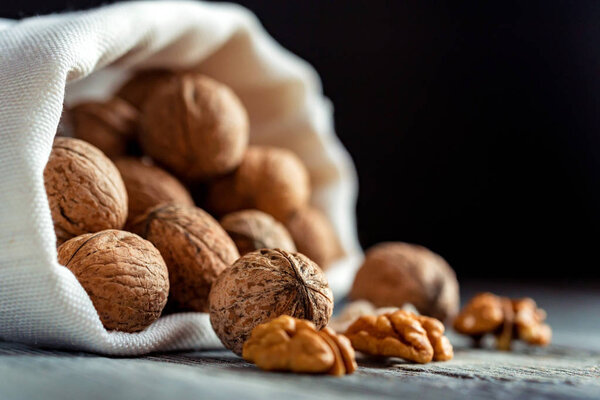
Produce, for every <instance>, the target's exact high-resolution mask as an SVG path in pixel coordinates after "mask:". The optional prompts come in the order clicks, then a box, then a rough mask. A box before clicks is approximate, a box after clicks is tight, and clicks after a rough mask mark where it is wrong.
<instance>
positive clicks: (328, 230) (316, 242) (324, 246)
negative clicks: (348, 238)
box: [285, 207, 344, 269]
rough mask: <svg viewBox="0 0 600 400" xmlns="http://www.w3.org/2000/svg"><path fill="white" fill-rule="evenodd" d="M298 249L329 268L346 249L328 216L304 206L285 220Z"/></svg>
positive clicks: (320, 265) (325, 267)
mask: <svg viewBox="0 0 600 400" xmlns="http://www.w3.org/2000/svg"><path fill="white" fill-rule="evenodd" d="M285 226H286V227H287V228H288V230H289V231H290V234H291V235H292V238H293V239H294V243H296V247H297V248H298V251H299V252H300V253H302V254H304V255H306V256H307V257H308V258H310V259H311V260H313V261H314V262H316V263H317V264H318V265H319V267H321V268H323V269H327V267H329V266H330V265H331V263H332V262H333V261H335V260H336V259H338V258H340V257H342V256H343V255H344V251H343V250H342V246H341V244H340V241H339V239H338V237H337V235H336V233H335V231H334V230H333V226H332V225H331V223H330V222H329V220H328V219H327V217H326V216H325V215H324V214H323V213H322V212H321V211H319V210H317V209H316V208H313V207H305V208H302V209H300V210H298V211H296V212H295V213H293V214H292V215H291V216H290V217H289V218H288V219H287V220H286V222H285Z"/></svg>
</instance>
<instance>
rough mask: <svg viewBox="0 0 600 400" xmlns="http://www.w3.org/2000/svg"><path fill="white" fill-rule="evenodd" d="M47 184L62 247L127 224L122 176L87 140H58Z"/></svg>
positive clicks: (46, 180)
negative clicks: (86, 234) (79, 236)
mask: <svg viewBox="0 0 600 400" xmlns="http://www.w3.org/2000/svg"><path fill="white" fill-rule="evenodd" d="M44 185H45V187H46V194H47V195H48V202H49V205H50V211H51V212H52V221H53V222H54V231H55V232H56V237H57V240H58V244H60V243H62V242H64V241H66V240H68V239H70V238H72V237H75V236H78V235H82V234H84V233H92V232H98V231H101V230H105V229H120V228H122V227H123V225H124V224H125V220H126V218H127V191H126V190H125V184H124V183H123V179H122V178H121V174H119V171H118V170H117V167H115V165H114V164H113V163H112V161H110V160H109V159H108V157H106V156H105V155H104V154H103V153H102V152H101V151H100V150H98V149H97V148H96V147H94V146H92V145H91V144H89V143H86V142H84V141H83V140H79V139H74V138H66V137H57V138H56V139H55V140H54V144H53V146H52V152H51V153H50V158H49V160H48V164H47V165H46V168H45V169H44Z"/></svg>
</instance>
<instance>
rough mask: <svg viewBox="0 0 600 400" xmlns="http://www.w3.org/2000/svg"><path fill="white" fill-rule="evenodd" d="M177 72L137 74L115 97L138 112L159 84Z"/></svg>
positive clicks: (161, 71) (154, 70) (149, 70)
mask: <svg viewBox="0 0 600 400" xmlns="http://www.w3.org/2000/svg"><path fill="white" fill-rule="evenodd" d="M177 74H178V72H174V71H169V70H166V69H148V70H143V71H139V72H137V73H136V74H135V75H133V76H132V77H131V78H130V79H129V80H127V81H126V82H125V83H124V84H123V86H121V88H120V89H119V90H118V91H117V94H116V96H117V97H120V98H122V99H123V100H125V101H127V102H128V103H129V104H131V105H132V106H133V107H135V108H136V109H138V110H142V109H143V108H144V104H145V103H146V100H147V99H148V97H150V95H151V94H152V93H153V92H154V91H155V90H156V88H157V87H158V86H160V84H162V83H164V82H168V81H169V80H170V79H172V78H173V77H174V76H176V75H177Z"/></svg>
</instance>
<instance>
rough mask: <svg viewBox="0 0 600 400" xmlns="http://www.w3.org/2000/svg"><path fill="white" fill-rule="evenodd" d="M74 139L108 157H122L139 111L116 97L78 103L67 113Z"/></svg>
mask: <svg viewBox="0 0 600 400" xmlns="http://www.w3.org/2000/svg"><path fill="white" fill-rule="evenodd" d="M67 120H68V121H69V122H70V128H71V130H72V134H73V136H74V137H76V138H78V139H82V140H85V141H86V142H88V143H91V144H93V145H94V146H96V147H98V148H99V149H100V150H101V151H102V152H104V154H106V155H107V156H108V157H110V158H115V157H119V156H122V155H125V153H126V152H127V149H128V146H129V145H130V143H131V142H132V141H133V140H134V138H135V136H136V133H137V127H138V111H137V110H136V109H135V108H133V106H131V105H130V104H129V103H127V102H126V101H124V100H121V99H119V98H116V97H114V98H112V99H110V100H108V101H106V102H99V101H89V102H85V103H80V104H77V105H76V106H74V107H73V108H71V109H70V110H69V111H68V112H67Z"/></svg>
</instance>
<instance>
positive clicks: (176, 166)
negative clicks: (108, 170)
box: [140, 73, 249, 180]
mask: <svg viewBox="0 0 600 400" xmlns="http://www.w3.org/2000/svg"><path fill="white" fill-rule="evenodd" d="M141 125H142V133H141V135H140V142H141V145H142V148H143V149H144V151H145V152H146V153H147V154H148V155H150V156H151V157H152V158H154V159H156V160H157V161H159V162H160V163H161V164H164V165H165V166H166V167H167V168H168V169H170V170H172V171H173V172H175V174H176V175H178V176H180V177H183V178H186V179H188V180H205V179H209V178H212V177H215V176H219V175H223V174H226V173H228V172H231V171H232V170H233V169H234V168H236V167H237V166H238V165H239V164H240V162H241V161H242V157H243V156H244V151H245V150H246V147H247V144H248V132H249V126H248V116H247V114H246V110H245V109H244V107H243V105H242V103H241V102H240V100H239V99H238V98H237V96H236V95H235V94H234V93H233V91H232V90H231V89H229V88H228V87H227V86H225V85H223V84H221V83H219V82H216V81H215V80H213V79H211V78H209V77H207V76H203V75H199V74H195V73H186V74H178V75H176V76H174V77H173V78H172V79H169V80H168V81H165V82H161V83H160V84H159V85H157V88H156V90H155V91H154V92H152V93H151V94H150V96H149V97H148V99H147V100H146V102H145V104H144V106H143V110H142V117H141Z"/></svg>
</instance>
